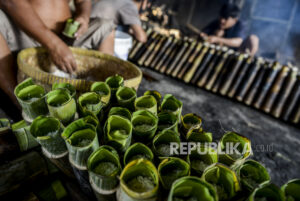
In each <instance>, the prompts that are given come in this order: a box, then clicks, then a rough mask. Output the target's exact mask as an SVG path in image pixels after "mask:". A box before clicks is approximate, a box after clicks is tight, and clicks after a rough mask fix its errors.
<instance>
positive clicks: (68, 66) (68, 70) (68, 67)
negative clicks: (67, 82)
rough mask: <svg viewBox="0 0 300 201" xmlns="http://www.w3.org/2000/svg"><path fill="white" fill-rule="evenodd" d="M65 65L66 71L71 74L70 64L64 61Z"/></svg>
mask: <svg viewBox="0 0 300 201" xmlns="http://www.w3.org/2000/svg"><path fill="white" fill-rule="evenodd" d="M66 67H67V72H68V73H70V74H72V73H73V68H72V64H71V63H69V62H67V63H66Z"/></svg>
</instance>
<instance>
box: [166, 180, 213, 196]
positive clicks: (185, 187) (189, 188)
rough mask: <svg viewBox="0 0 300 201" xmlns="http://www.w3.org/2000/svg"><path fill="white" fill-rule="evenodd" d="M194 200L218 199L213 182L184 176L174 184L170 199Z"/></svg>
mask: <svg viewBox="0 0 300 201" xmlns="http://www.w3.org/2000/svg"><path fill="white" fill-rule="evenodd" d="M193 200H205V201H218V196H217V193H216V190H215V189H214V187H213V186H212V185H211V184H209V183H207V182H205V181H203V180H202V179H200V178H198V177H193V176H187V177H182V178H180V179H178V180H176V181H175V182H174V183H173V184H172V187H171V190H170V193H169V197H168V201H193Z"/></svg>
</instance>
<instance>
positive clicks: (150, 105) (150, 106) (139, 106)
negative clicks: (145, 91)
mask: <svg viewBox="0 0 300 201" xmlns="http://www.w3.org/2000/svg"><path fill="white" fill-rule="evenodd" d="M134 105H135V109H136V111H138V110H148V111H149V112H152V113H153V114H157V102H156V99H155V98H154V96H151V95H146V96H141V97H139V98H137V99H136V100H135V103H134Z"/></svg>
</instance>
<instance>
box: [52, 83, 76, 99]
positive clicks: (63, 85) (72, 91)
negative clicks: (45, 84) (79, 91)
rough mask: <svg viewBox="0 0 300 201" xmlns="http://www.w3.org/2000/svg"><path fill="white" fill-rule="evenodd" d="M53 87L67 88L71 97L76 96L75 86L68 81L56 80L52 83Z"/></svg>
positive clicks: (53, 88)
mask: <svg viewBox="0 0 300 201" xmlns="http://www.w3.org/2000/svg"><path fill="white" fill-rule="evenodd" d="M55 89H67V90H68V92H69V94H70V95H71V97H72V98H75V97H76V88H75V87H74V86H73V85H71V84H69V83H59V82H56V83H54V84H53V85H52V90H55Z"/></svg>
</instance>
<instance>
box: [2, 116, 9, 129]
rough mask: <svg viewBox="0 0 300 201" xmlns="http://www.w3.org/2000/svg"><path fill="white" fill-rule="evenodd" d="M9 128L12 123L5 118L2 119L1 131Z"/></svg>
mask: <svg viewBox="0 0 300 201" xmlns="http://www.w3.org/2000/svg"><path fill="white" fill-rule="evenodd" d="M9 128H10V121H9V120H8V119H5V118H2V119H0V131H3V130H6V129H9Z"/></svg>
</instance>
